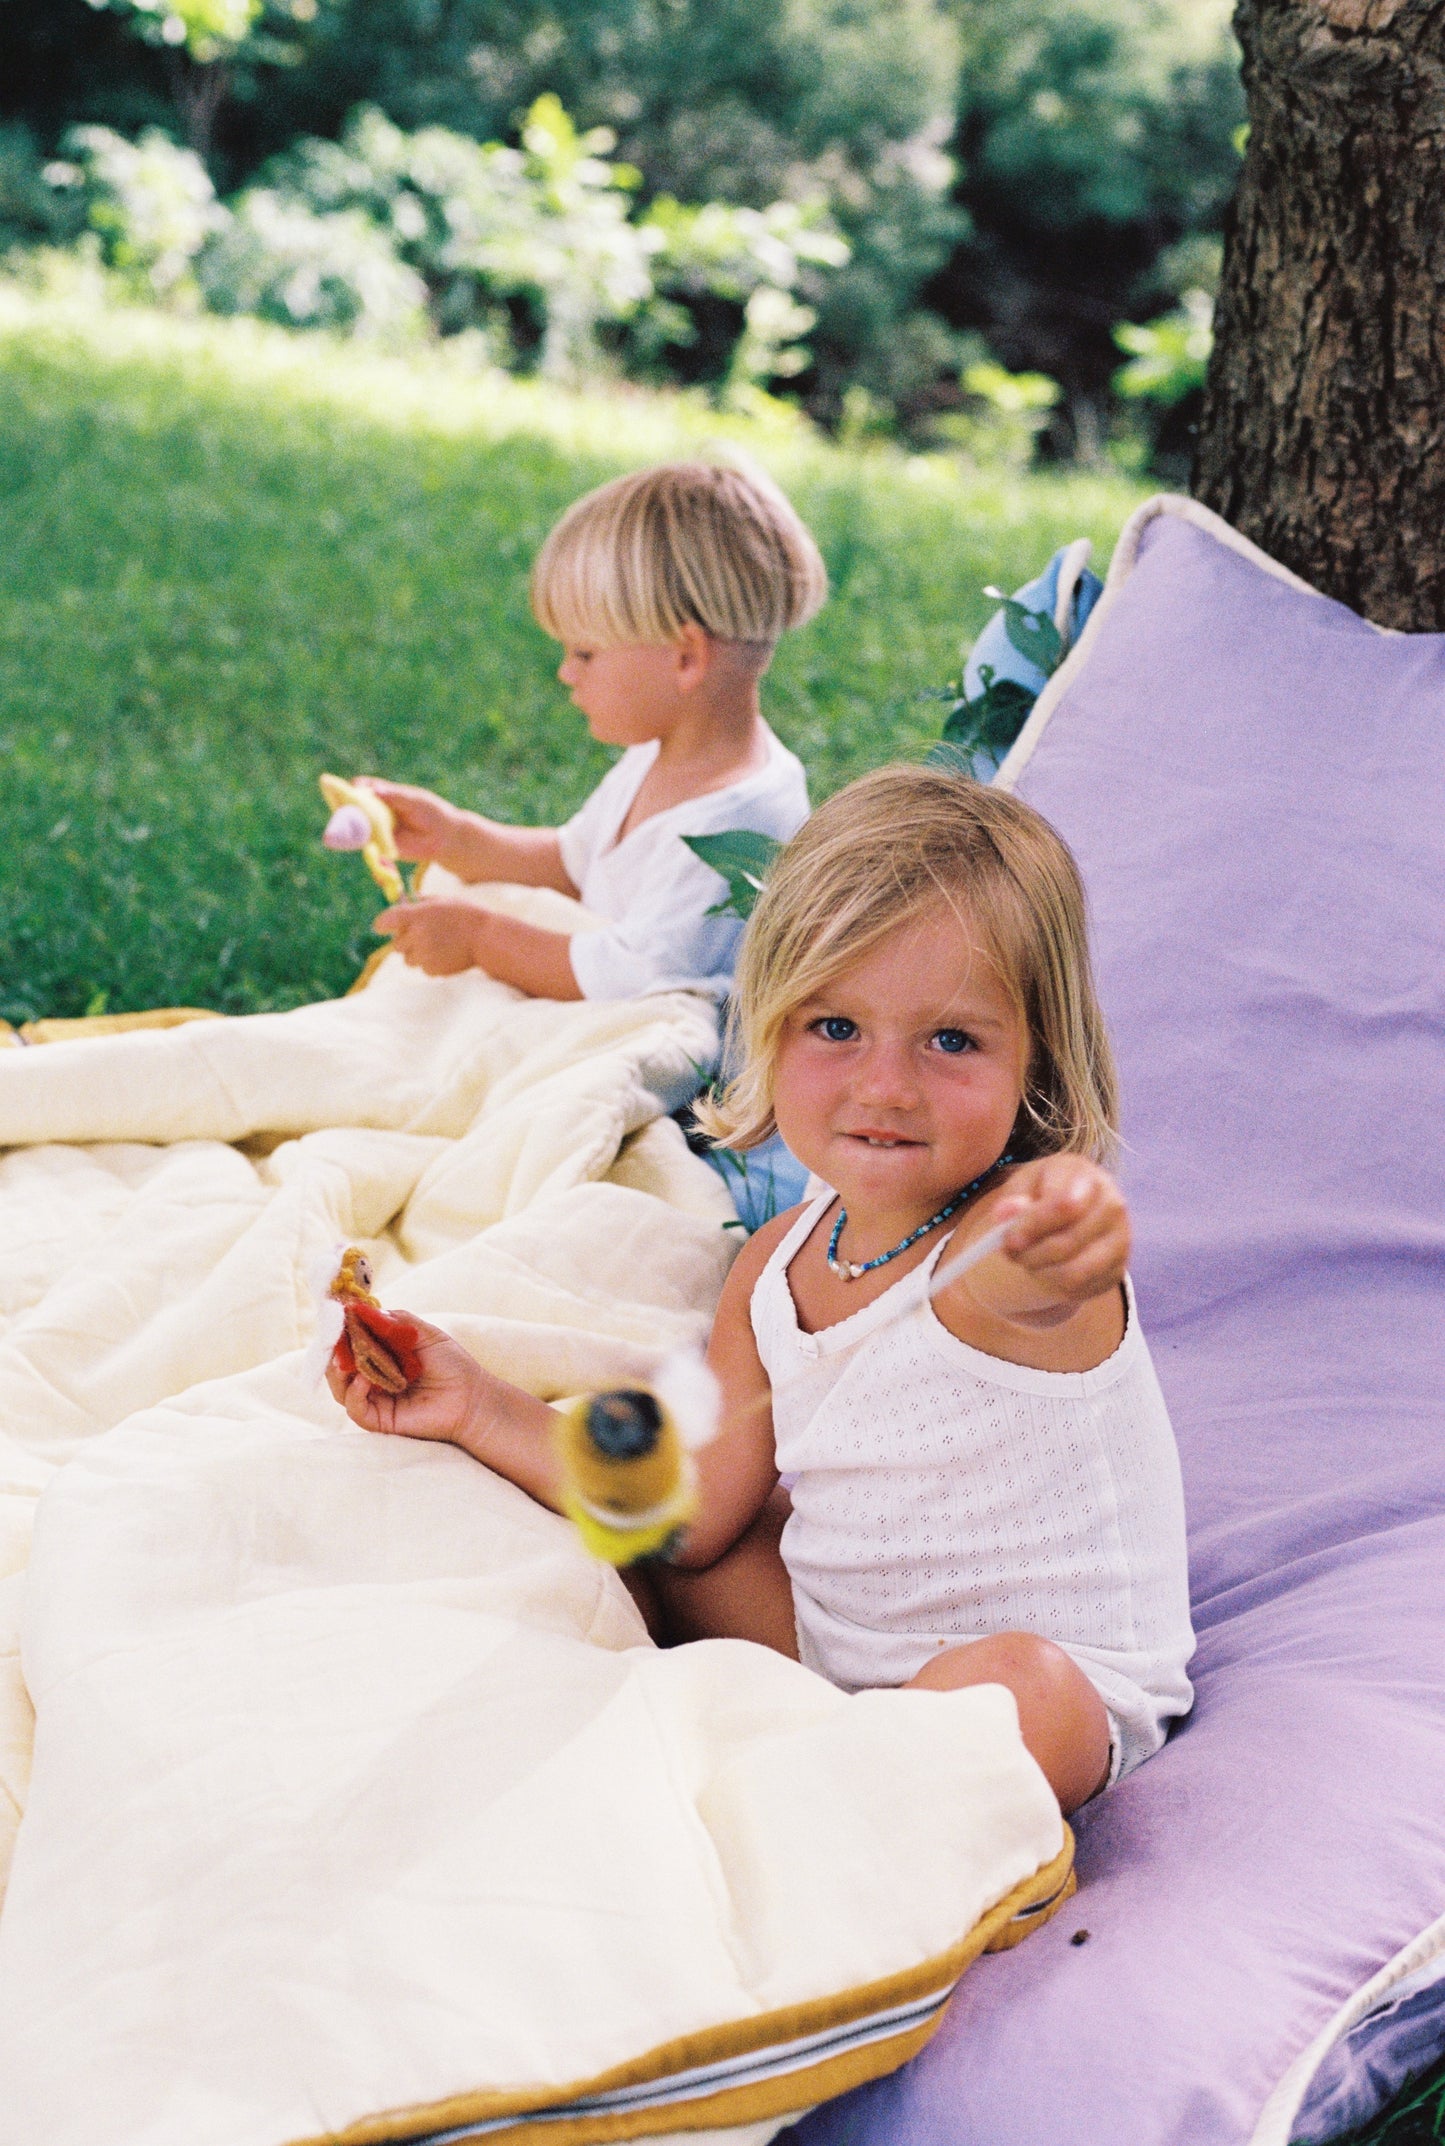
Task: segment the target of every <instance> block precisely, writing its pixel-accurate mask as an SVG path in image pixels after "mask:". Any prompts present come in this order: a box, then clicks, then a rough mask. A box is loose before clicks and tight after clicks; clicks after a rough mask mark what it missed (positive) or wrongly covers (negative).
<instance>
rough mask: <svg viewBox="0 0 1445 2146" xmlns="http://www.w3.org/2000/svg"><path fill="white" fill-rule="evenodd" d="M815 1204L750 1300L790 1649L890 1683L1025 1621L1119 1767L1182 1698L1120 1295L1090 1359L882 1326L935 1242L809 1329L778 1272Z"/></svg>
mask: <svg viewBox="0 0 1445 2146" xmlns="http://www.w3.org/2000/svg"><path fill="white" fill-rule="evenodd" d="M831 1202H832V1195H831V1194H829V1195H827V1196H826V1197H825V1198H822V1199H818V1200H814V1201H812V1202H810V1204H809V1205H808V1206H807V1207H806V1208H805V1209H804V1211H803V1213H802V1214H801V1215H800V1216H799V1218H798V1220H797V1222H796V1223H795V1224H794V1226H793V1227H792V1229H791V1230H789V1232H788V1234H787V1235H786V1237H784V1239H783V1240H782V1242H781V1244H780V1245H779V1246H778V1248H777V1250H776V1251H775V1252H774V1254H773V1256H772V1258H771V1259H770V1260H769V1261H768V1264H767V1266H766V1267H765V1268H764V1269H763V1271H762V1273H761V1274H760V1275H759V1277H758V1280H757V1283H756V1285H755V1287H754V1290H753V1295H752V1301H751V1306H750V1310H751V1315H752V1326H753V1332H754V1334H755V1336H756V1338H757V1344H758V1353H759V1355H760V1356H761V1357H762V1360H763V1366H764V1368H765V1370H766V1371H767V1374H768V1378H769V1381H770V1383H771V1385H772V1389H773V1423H774V1427H775V1432H776V1438H777V1461H778V1468H779V1471H780V1473H781V1474H782V1475H783V1476H784V1477H785V1478H792V1483H791V1490H792V1500H793V1513H792V1518H791V1519H790V1520H789V1521H788V1524H787V1526H786V1528H785V1529H784V1531H783V1541H782V1551H783V1559H784V1562H785V1564H786V1565H787V1568H788V1574H789V1577H790V1579H791V1581H792V1584H793V1601H794V1606H795V1610H796V1615H797V1625H798V1648H799V1652H800V1654H801V1656H802V1659H803V1660H804V1662H806V1663H807V1665H808V1666H809V1668H811V1669H816V1670H818V1671H819V1672H820V1673H821V1674H822V1675H823V1676H825V1677H827V1678H829V1679H830V1681H831V1682H833V1683H834V1684H838V1685H841V1686H842V1688H843V1689H844V1690H846V1691H858V1690H861V1689H863V1688H864V1687H866V1686H871V1685H890V1684H903V1683H906V1682H907V1681H908V1679H909V1678H910V1677H911V1676H913V1675H915V1674H916V1672H917V1671H918V1670H919V1669H921V1668H922V1666H923V1664H924V1663H925V1662H926V1661H928V1660H929V1659H930V1657H931V1656H933V1655H934V1654H936V1653H937V1652H938V1651H939V1650H940V1649H941V1648H943V1647H948V1646H957V1645H958V1644H960V1643H961V1642H962V1641H965V1640H969V1639H982V1638H984V1637H986V1636H988V1635H989V1634H991V1633H995V1632H1013V1631H1017V1632H1034V1633H1037V1634H1038V1635H1040V1636H1041V1637H1042V1638H1045V1639H1051V1640H1054V1641H1055V1642H1056V1643H1057V1644H1058V1645H1059V1646H1061V1647H1063V1648H1064V1649H1065V1650H1066V1651H1067V1652H1068V1653H1069V1654H1070V1655H1072V1656H1073V1658H1074V1660H1075V1661H1076V1662H1077V1663H1078V1665H1079V1667H1080V1668H1081V1669H1082V1670H1083V1671H1084V1673H1085V1675H1086V1676H1087V1677H1088V1678H1089V1679H1090V1681H1091V1682H1092V1683H1093V1685H1094V1686H1095V1688H1096V1689H1097V1691H1098V1692H1099V1695H1100V1697H1101V1698H1102V1699H1103V1701H1104V1704H1105V1706H1106V1707H1107V1708H1108V1710H1109V1714H1110V1717H1111V1726H1112V1729H1113V1733H1114V1741H1115V1753H1114V1763H1113V1767H1112V1776H1113V1777H1115V1778H1117V1776H1118V1775H1119V1774H1121V1773H1126V1772H1128V1771H1129V1769H1130V1768H1131V1767H1133V1766H1137V1765H1138V1764H1139V1762H1140V1760H1142V1759H1146V1758H1148V1757H1149V1756H1150V1754H1151V1753H1152V1752H1155V1751H1157V1750H1158V1748H1159V1746H1160V1745H1161V1744H1162V1743H1163V1741H1164V1736H1165V1732H1166V1729H1167V1726H1168V1723H1169V1720H1170V1718H1171V1717H1172V1716H1174V1715H1179V1714H1186V1713H1188V1711H1189V1707H1190V1705H1191V1703H1192V1700H1193V1693H1192V1691H1191V1688H1190V1684H1189V1679H1188V1677H1187V1676H1186V1675H1185V1666H1186V1664H1187V1663H1188V1661H1189V1658H1190V1656H1191V1654H1192V1653H1193V1652H1194V1634H1193V1632H1192V1630H1191V1628H1190V1623H1189V1591H1188V1576H1187V1568H1186V1561H1185V1547H1184V1495H1183V1488H1182V1485H1181V1483H1180V1476H1179V1458H1178V1454H1177V1452H1176V1451H1175V1446H1174V1434H1173V1431H1172V1430H1171V1428H1170V1424H1169V1415H1168V1411H1167V1409H1166V1408H1165V1405H1164V1396H1163V1394H1162V1393H1161V1392H1160V1390H1159V1382H1158V1379H1157V1378H1156V1377H1155V1375H1154V1366H1153V1363H1152V1362H1151V1360H1150V1356H1149V1351H1148V1348H1147V1347H1146V1345H1145V1341H1144V1337H1143V1334H1142V1333H1141V1332H1140V1330H1139V1322H1138V1318H1137V1315H1136V1313H1135V1308H1134V1292H1133V1289H1132V1287H1131V1286H1129V1285H1128V1284H1127V1283H1126V1285H1125V1287H1126V1294H1127V1301H1128V1317H1127V1324H1126V1328H1125V1333H1124V1339H1123V1340H1122V1342H1121V1343H1120V1344H1119V1347H1118V1348H1117V1349H1116V1350H1115V1351H1114V1353H1113V1355H1112V1356H1110V1357H1109V1358H1108V1359H1107V1361H1106V1362H1104V1363H1102V1364H1099V1365H1098V1366H1097V1367H1096V1368H1095V1369H1094V1370H1092V1371H1082V1372H1059V1371H1035V1370H1031V1369H1029V1368H1028V1367H1027V1366H1025V1365H1022V1364H1011V1363H1005V1362H1004V1361H1003V1360H1002V1359H1001V1358H999V1357H995V1356H988V1355H985V1354H984V1353H983V1352H982V1351H981V1350H978V1349H973V1348H970V1347H968V1345H967V1344H966V1343H964V1342H962V1341H959V1340H957V1339H956V1338H955V1336H954V1335H952V1334H950V1333H949V1331H948V1329H947V1327H945V1326H944V1324H943V1323H942V1321H941V1320H940V1319H939V1318H938V1317H937V1315H936V1314H935V1312H934V1310H933V1308H932V1305H931V1304H930V1303H928V1302H927V1300H926V1299H925V1300H924V1301H923V1302H922V1303H921V1304H920V1306H919V1308H918V1309H917V1310H915V1311H913V1312H912V1313H910V1314H909V1316H907V1317H905V1318H902V1319H898V1320H896V1321H894V1322H893V1323H891V1324H890V1323H888V1322H889V1320H890V1316H891V1314H892V1313H893V1312H894V1311H895V1310H897V1309H898V1308H899V1291H900V1290H909V1291H910V1294H914V1295H921V1294H922V1288H923V1283H922V1280H921V1277H923V1276H927V1275H930V1274H931V1273H932V1271H933V1268H934V1266H935V1265H936V1264H937V1261H938V1258H939V1254H940V1253H941V1252H942V1250H943V1243H942V1242H940V1244H939V1245H938V1246H937V1247H936V1248H935V1250H934V1252H933V1254H932V1257H931V1258H930V1259H929V1260H928V1261H927V1262H926V1263H925V1265H924V1266H923V1267H922V1268H915V1269H914V1270H913V1271H912V1272H911V1273H910V1274H908V1275H906V1276H905V1277H904V1278H903V1280H902V1281H901V1282H898V1283H895V1284H894V1286H893V1288H892V1289H889V1290H885V1292H884V1293H883V1295H882V1296H880V1297H875V1298H874V1300H873V1302H872V1303H871V1304H866V1305H865V1306H864V1307H863V1309H862V1310H861V1311H858V1312H855V1313H854V1314H853V1315H852V1317H851V1318H847V1319H841V1320H839V1321H838V1323H837V1324H836V1325H834V1326H829V1327H824V1328H823V1329H822V1330H821V1331H820V1332H818V1333H816V1334H805V1333H804V1332H803V1331H802V1329H801V1328H800V1327H799V1325H798V1317H797V1311H796V1309H795V1307H794V1304H793V1297H792V1292H791V1290H790V1289H789V1287H788V1276H787V1270H788V1266H789V1264H790V1262H791V1261H792V1260H793V1258H794V1257H795V1255H796V1254H797V1252H798V1251H799V1250H800V1249H801V1247H802V1245H803V1244H804V1243H805V1241H806V1240H807V1238H808V1236H809V1235H810V1233H811V1232H812V1230H813V1229H815V1228H816V1226H817V1224H818V1222H819V1220H820V1219H821V1217H822V1216H823V1214H824V1213H825V1212H826V1211H827V1209H828V1207H829V1206H830V1205H831ZM945 1241H946V1240H945Z"/></svg>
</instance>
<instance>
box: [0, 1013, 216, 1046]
mask: <svg viewBox="0 0 1445 2146" xmlns="http://www.w3.org/2000/svg"><path fill="white" fill-rule="evenodd" d="M225 1018H226V1016H225V1015H224V1014H223V1013H216V1012H214V1011H213V1010H212V1009H211V1008H210V1007H209V1006H153V1007H151V1008H150V1010H149V1011H148V1012H146V1013H90V1014H83V1015H80V1016H79V1017H78V1018H77V1019H75V1020H73V1021H61V1020H54V1021H50V1020H47V1021H27V1022H26V1023H25V1025H24V1027H23V1028H22V1029H21V1030H20V1038H21V1040H22V1041H23V1042H25V1043H76V1042H79V1041H80V1040H81V1038H83V1037H86V1036H128V1035H129V1034H130V1033H131V1032H132V1030H133V1029H138V1028H183V1027H184V1026H185V1024H186V1022H187V1021H224V1020H225Z"/></svg>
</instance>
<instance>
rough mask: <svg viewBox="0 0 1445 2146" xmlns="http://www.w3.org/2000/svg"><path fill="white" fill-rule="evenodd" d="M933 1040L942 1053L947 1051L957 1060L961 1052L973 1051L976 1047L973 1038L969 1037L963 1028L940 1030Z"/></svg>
mask: <svg viewBox="0 0 1445 2146" xmlns="http://www.w3.org/2000/svg"><path fill="white" fill-rule="evenodd" d="M933 1040H934V1042H935V1043H936V1044H937V1045H938V1048H939V1049H940V1050H941V1051H947V1053H948V1055H949V1057H950V1058H956V1057H957V1056H958V1054H959V1052H960V1051H971V1050H972V1049H973V1047H974V1044H973V1038H972V1036H970V1035H967V1034H966V1033H965V1032H964V1030H963V1029H961V1028H940V1029H939V1030H938V1031H937V1033H936V1034H935V1036H934V1038H933Z"/></svg>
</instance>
